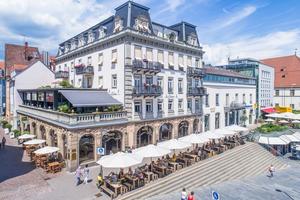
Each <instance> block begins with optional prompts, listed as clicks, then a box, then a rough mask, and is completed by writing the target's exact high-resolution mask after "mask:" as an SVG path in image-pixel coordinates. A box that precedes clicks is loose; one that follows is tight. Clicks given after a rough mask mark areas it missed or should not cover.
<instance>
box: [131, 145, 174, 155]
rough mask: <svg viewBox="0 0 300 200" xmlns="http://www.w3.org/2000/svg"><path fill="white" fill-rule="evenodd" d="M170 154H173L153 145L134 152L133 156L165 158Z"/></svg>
mask: <svg viewBox="0 0 300 200" xmlns="http://www.w3.org/2000/svg"><path fill="white" fill-rule="evenodd" d="M169 153H171V151H170V150H169V149H165V148H162V147H159V146H156V145H153V144H149V145H147V146H144V147H140V148H137V149H135V150H133V154H136V155H138V156H140V157H143V158H158V157H162V156H165V155H167V154H169Z"/></svg>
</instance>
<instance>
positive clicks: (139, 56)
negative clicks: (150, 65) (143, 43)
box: [134, 46, 142, 60]
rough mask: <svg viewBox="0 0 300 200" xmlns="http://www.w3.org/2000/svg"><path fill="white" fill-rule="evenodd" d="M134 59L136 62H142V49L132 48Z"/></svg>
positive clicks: (138, 47)
mask: <svg viewBox="0 0 300 200" xmlns="http://www.w3.org/2000/svg"><path fill="white" fill-rule="evenodd" d="M134 58H135V59H137V60H142V47H140V46H134Z"/></svg>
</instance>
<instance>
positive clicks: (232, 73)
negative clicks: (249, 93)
mask: <svg viewBox="0 0 300 200" xmlns="http://www.w3.org/2000/svg"><path fill="white" fill-rule="evenodd" d="M205 73H207V74H216V75H222V76H232V77H238V78H252V77H249V76H245V75H243V74H240V73H238V72H235V71H232V70H228V69H222V68H219V67H205Z"/></svg>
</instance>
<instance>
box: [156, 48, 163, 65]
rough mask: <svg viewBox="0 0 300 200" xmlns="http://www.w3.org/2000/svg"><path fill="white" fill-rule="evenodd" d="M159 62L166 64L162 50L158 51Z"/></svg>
mask: <svg viewBox="0 0 300 200" xmlns="http://www.w3.org/2000/svg"><path fill="white" fill-rule="evenodd" d="M157 61H158V62H159V63H161V64H164V52H163V51H162V50H158V51H157Z"/></svg>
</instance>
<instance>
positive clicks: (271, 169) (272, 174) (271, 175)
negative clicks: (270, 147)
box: [268, 165, 275, 177]
mask: <svg viewBox="0 0 300 200" xmlns="http://www.w3.org/2000/svg"><path fill="white" fill-rule="evenodd" d="M268 170H269V173H270V175H269V177H273V176H274V172H275V168H274V166H273V165H270V167H269V169H268Z"/></svg>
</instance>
